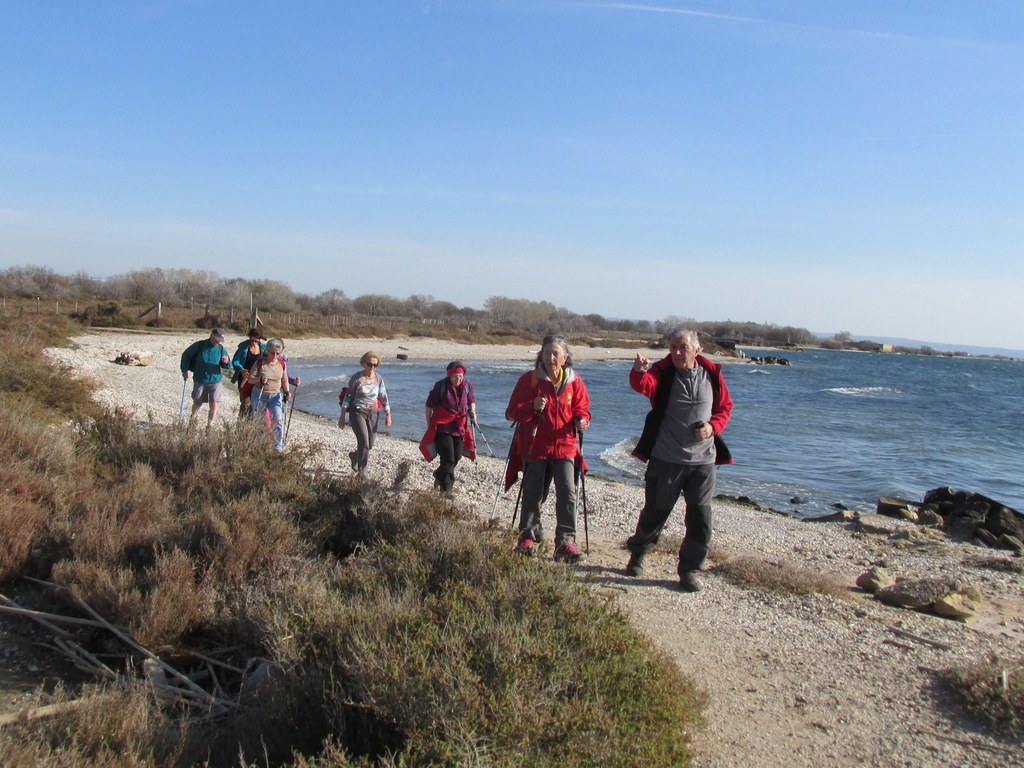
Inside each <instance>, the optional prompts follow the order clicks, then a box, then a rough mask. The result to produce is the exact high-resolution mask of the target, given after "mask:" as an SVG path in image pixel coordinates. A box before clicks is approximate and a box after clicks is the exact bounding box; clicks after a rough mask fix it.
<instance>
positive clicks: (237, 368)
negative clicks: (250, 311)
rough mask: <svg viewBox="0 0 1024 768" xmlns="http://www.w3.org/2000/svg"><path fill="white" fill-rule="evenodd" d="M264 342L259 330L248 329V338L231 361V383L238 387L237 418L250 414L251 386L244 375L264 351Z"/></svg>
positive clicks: (240, 345)
mask: <svg viewBox="0 0 1024 768" xmlns="http://www.w3.org/2000/svg"><path fill="white" fill-rule="evenodd" d="M265 340H266V338H265V337H264V336H263V334H262V333H260V330H259V328H250V329H249V337H248V338H247V339H246V340H245V341H243V342H241V343H240V344H239V345H238V349H237V350H236V351H235V356H234V357H233V358H232V359H231V367H232V368H233V369H234V375H233V376H232V377H231V381H233V382H235V383H236V384H237V385H238V397H239V400H240V404H239V406H238V416H239V418H241V417H243V416H247V415H249V414H251V413H252V399H251V398H250V395H251V394H252V384H251V383H249V379H248V376H246V375H245V374H246V372H248V371H249V370H251V369H252V367H253V365H254V364H255V363H256V361H257V360H259V359H260V356H261V355H262V354H263V351H264V350H265V349H266V346H267V345H266V344H264V343H263V342H264V341H265Z"/></svg>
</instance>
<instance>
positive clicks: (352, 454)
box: [348, 451, 359, 472]
mask: <svg viewBox="0 0 1024 768" xmlns="http://www.w3.org/2000/svg"><path fill="white" fill-rule="evenodd" d="M348 460H349V461H350V462H352V471H353V472H355V471H356V470H357V469H359V460H358V459H357V458H356V452H355V451H349V454H348Z"/></svg>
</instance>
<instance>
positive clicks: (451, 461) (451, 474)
mask: <svg viewBox="0 0 1024 768" xmlns="http://www.w3.org/2000/svg"><path fill="white" fill-rule="evenodd" d="M434 447H435V448H437V458H438V460H439V461H440V462H441V465H440V466H439V467H438V468H437V469H435V470H434V480H435V482H436V485H437V487H438V488H439V489H441V490H442V491H450V490H451V489H452V486H453V485H455V465H456V464H458V463H459V459H461V458H462V436H461V435H449V434H445V433H444V432H438V433H437V434H435V435H434Z"/></svg>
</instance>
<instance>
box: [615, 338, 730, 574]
mask: <svg viewBox="0 0 1024 768" xmlns="http://www.w3.org/2000/svg"><path fill="white" fill-rule="evenodd" d="M700 351H701V346H700V340H699V338H698V336H697V333H696V331H689V330H676V331H673V332H672V334H671V335H670V336H669V353H668V355H667V356H666V357H664V358H662V359H661V360H659V361H657V362H656V363H653V364H652V363H651V361H650V360H648V359H647V358H646V357H644V356H643V355H641V354H639V353H637V356H636V359H635V360H634V361H633V367H632V369H631V370H630V372H629V385H630V386H631V387H632V388H633V389H635V390H636V391H637V392H639V393H640V394H642V395H644V396H645V397H647V398H648V399H649V400H650V402H651V412H650V413H649V414H648V416H647V419H646V420H645V422H644V429H643V432H642V433H641V435H640V440H639V441H638V442H637V446H636V449H635V450H634V451H633V455H634V456H636V457H637V458H638V459H640V460H641V461H645V462H647V471H646V473H645V475H644V507H643V509H642V510H641V511H640V518H639V520H637V524H636V531H635V532H634V533H633V535H632V536H630V537H629V539H628V540H627V541H626V546H627V547H628V549H629V551H630V558H629V562H628V563H627V564H626V574H627V575H628V576H642V575H643V559H644V556H645V555H646V554H647V553H648V552H650V551H651V549H653V548H654V545H655V544H657V543H658V538H659V537H660V536H661V532H662V531H663V530H664V528H665V523H666V522H667V521H668V516H669V514H670V513H671V512H672V508H673V507H674V506H675V503H676V501H678V499H679V496H680V494H682V496H683V499H684V500H685V502H686V517H685V524H686V533H685V535H684V537H683V543H682V546H681V547H680V548H679V567H678V573H679V588H680V589H681V590H683V591H684V592H698V591H700V589H701V586H702V585H701V583H700V580H699V579H698V578H697V574H698V572H699V571H700V570H701V568H702V567H703V566H704V561H705V560H706V559H707V555H708V548H709V547H710V545H711V499H712V498H713V497H714V495H715V465H716V464H729V463H732V457H731V456H730V455H729V450H728V448H726V446H725V443H724V442H723V441H722V440H721V438H720V437H719V435H720V434H721V433H722V430H724V429H725V427H726V425H727V424H728V423H729V416H730V415H731V413H732V397H730V395H729V388H728V387H727V386H726V384H725V378H724V377H723V376H722V366H720V365H718V364H717V363H713V362H711V361H710V360H708V359H707V358H706V357H704V356H702V355H701V354H700Z"/></svg>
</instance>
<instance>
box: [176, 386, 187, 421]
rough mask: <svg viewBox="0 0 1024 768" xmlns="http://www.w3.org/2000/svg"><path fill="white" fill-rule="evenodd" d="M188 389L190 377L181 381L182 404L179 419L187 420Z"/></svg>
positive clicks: (179, 409)
mask: <svg viewBox="0 0 1024 768" xmlns="http://www.w3.org/2000/svg"><path fill="white" fill-rule="evenodd" d="M187 389H188V379H185V380H184V381H182V382H181V405H179V406H178V421H179V422H180V421H184V420H185V390H187Z"/></svg>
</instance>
